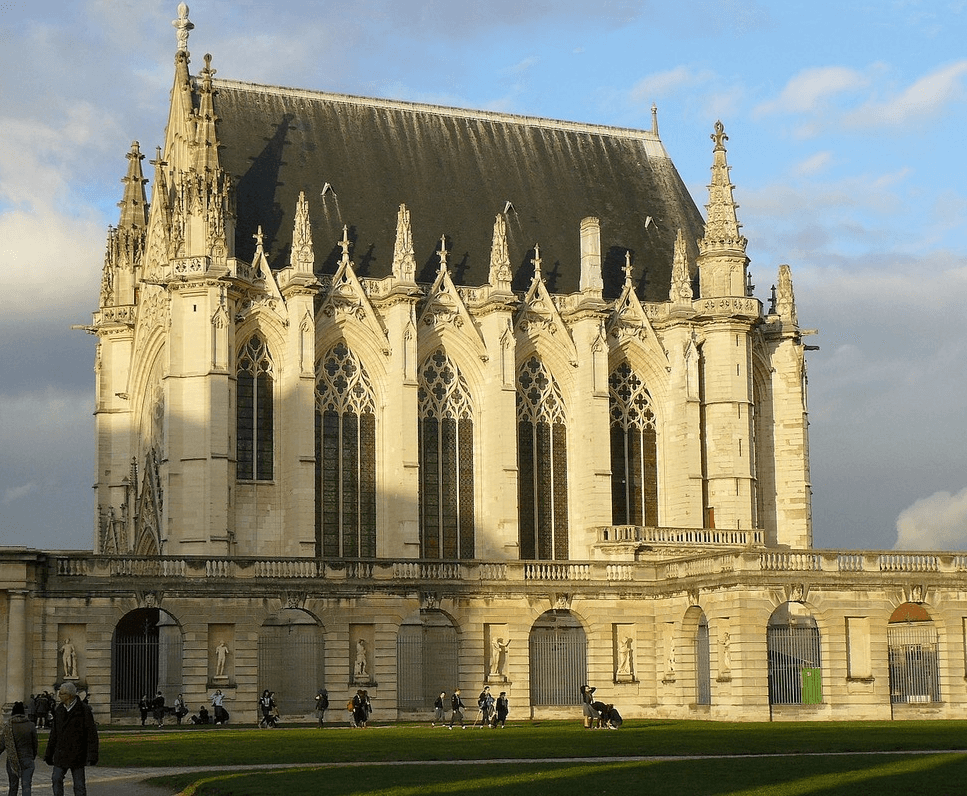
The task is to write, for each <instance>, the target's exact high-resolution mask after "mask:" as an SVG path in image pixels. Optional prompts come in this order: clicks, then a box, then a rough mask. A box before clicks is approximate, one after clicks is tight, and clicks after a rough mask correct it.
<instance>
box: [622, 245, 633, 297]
mask: <svg viewBox="0 0 967 796" xmlns="http://www.w3.org/2000/svg"><path fill="white" fill-rule="evenodd" d="M624 270H625V287H626V288H630V287H633V285H632V278H631V277H632V274H633V272H634V269H633V268H632V267H631V252H630V251H626V252H625V268H624Z"/></svg>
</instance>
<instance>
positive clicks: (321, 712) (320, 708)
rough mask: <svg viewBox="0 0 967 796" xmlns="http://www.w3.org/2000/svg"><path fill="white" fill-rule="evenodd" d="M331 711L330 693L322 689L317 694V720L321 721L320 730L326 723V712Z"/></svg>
mask: <svg viewBox="0 0 967 796" xmlns="http://www.w3.org/2000/svg"><path fill="white" fill-rule="evenodd" d="M327 710H329V692H328V691H327V690H326V689H325V688H320V689H319V690H318V691H317V692H316V718H317V719H319V728H320V729H322V727H323V726H324V725H325V723H326V711H327Z"/></svg>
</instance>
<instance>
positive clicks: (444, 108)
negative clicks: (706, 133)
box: [212, 78, 668, 157]
mask: <svg viewBox="0 0 967 796" xmlns="http://www.w3.org/2000/svg"><path fill="white" fill-rule="evenodd" d="M212 85H213V86H214V87H215V89H216V90H217V89H218V88H235V89H241V90H248V91H251V90H258V91H261V92H264V93H268V94H276V95H285V96H289V97H303V98H306V99H325V100H329V101H332V102H342V103H345V104H347V105H364V106H368V107H372V108H387V109H392V110H403V111H415V112H421V113H432V114H436V115H438V116H450V117H461V118H465V119H477V120H481V121H494V122H509V123H514V124H526V125H528V126H531V127H544V128H547V129H551V130H564V131H567V132H577V133H597V134H599V135H600V134H607V135H610V136H614V137H616V138H626V139H632V140H637V141H642V142H643V143H647V144H649V145H651V146H650V147H649V152H648V154H649V155H653V156H661V157H668V153H667V152H666V151H665V147H664V145H663V144H662V142H661V138H660V137H659V136H658V135H656V134H655V133H654V132H652V131H651V130H639V129H636V128H632V127H614V126H611V125H606V124H593V123H588V122H572V121H566V120H563V119H550V118H547V117H543V116H525V115H523V114H514V113H505V112H502V111H487V110H477V109H472V108H456V107H452V106H448V105H434V104H430V103H423V102H409V101H404V100H391V99H380V98H376V97H361V96H358V95H354V94H339V93H335V92H330V91H312V90H309V89H300V88H287V87H285V86H270V85H265V84H262V83H248V82H245V81H242V80H226V79H223V78H214V79H212Z"/></svg>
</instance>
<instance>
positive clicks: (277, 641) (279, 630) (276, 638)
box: [252, 608, 326, 717]
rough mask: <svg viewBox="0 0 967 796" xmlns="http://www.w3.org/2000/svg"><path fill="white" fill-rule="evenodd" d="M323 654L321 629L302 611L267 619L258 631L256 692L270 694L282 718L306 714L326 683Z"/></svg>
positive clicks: (289, 611) (281, 612)
mask: <svg viewBox="0 0 967 796" xmlns="http://www.w3.org/2000/svg"><path fill="white" fill-rule="evenodd" d="M324 653H325V646H324V641H323V635H322V628H321V627H319V625H318V624H317V623H316V621H315V620H314V619H313V618H312V617H311V616H309V614H307V613H306V612H305V611H300V610H298V609H295V608H286V609H284V610H283V611H280V612H279V613H278V614H276V615H275V616H272V617H269V618H268V619H267V620H266V621H265V624H263V625H262V627H261V629H260V630H259V640H258V666H259V671H258V692H259V693H260V694H261V693H262V691H263V690H265V689H266V688H267V689H269V691H274V692H275V701H276V704H277V705H278V707H279V713H281V714H282V716H283V717H284V716H286V715H303V714H306V713H309V712H310V711H311V710H313V697H314V695H315V693H316V691H317V690H318V688H319V684H320V683H324V682H325V681H326V678H325V672H324V670H323V661H324V660H325V654H324ZM252 711H253V715H254V712H255V706H254V705H253V706H252Z"/></svg>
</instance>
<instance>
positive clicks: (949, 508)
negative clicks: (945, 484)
mask: <svg viewBox="0 0 967 796" xmlns="http://www.w3.org/2000/svg"><path fill="white" fill-rule="evenodd" d="M896 529H897V541H896V545H895V546H894V549H896V550H963V549H965V548H967V488H964V489H962V490H960V491H959V492H957V493H956V494H953V495H952V494H951V493H950V492H935V493H934V494H932V495H930V497H925V498H921V499H920V500H918V501H916V502H915V503H914V504H913V505H912V506H910V507H908V508H906V509H904V510H903V511H902V512H900V516H899V517H897V521H896Z"/></svg>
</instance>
